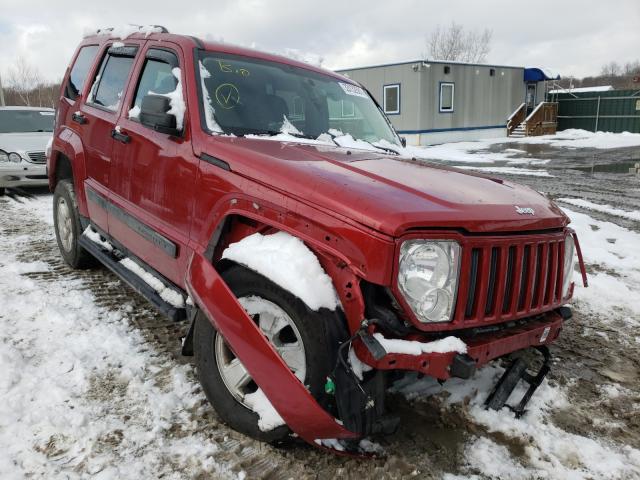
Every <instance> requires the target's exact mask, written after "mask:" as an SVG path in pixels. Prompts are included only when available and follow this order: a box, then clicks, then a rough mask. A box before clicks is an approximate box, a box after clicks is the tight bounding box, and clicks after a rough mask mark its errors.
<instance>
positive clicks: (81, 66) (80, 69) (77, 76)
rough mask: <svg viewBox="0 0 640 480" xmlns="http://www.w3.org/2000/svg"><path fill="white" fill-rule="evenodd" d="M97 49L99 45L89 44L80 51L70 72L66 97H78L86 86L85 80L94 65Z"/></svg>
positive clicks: (65, 92) (73, 98) (65, 91)
mask: <svg viewBox="0 0 640 480" xmlns="http://www.w3.org/2000/svg"><path fill="white" fill-rule="evenodd" d="M97 51H98V46H97V45H88V46H86V47H82V48H81V49H80V53H78V56H77V57H76V61H75V63H74V64H73V68H72V69H71V73H70V74H69V80H68V81H67V85H66V87H65V90H64V96H65V97H67V98H70V99H71V100H75V99H76V98H78V95H80V92H81V91H82V87H84V82H85V80H86V79H87V75H88V74H89V70H90V69H91V65H93V60H94V58H96V53H97Z"/></svg>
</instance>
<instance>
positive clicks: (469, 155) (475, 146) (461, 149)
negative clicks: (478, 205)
mask: <svg viewBox="0 0 640 480" xmlns="http://www.w3.org/2000/svg"><path fill="white" fill-rule="evenodd" d="M507 140H508V139H507V138H506V137H505V138H501V139H489V140H479V141H476V142H456V143H443V144H442V145H433V146H429V147H416V146H407V147H406V148H405V149H404V152H405V153H406V154H407V155H408V156H410V157H413V158H419V159H425V160H438V161H442V162H458V163H459V162H463V163H494V162H496V161H503V160H508V159H509V158H510V157H512V156H513V155H514V152H506V151H504V152H489V151H488V150H487V149H488V148H489V147H490V146H491V145H492V144H493V143H499V142H506V141H507Z"/></svg>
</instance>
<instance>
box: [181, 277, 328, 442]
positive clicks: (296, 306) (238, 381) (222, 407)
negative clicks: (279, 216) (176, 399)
mask: <svg viewBox="0 0 640 480" xmlns="http://www.w3.org/2000/svg"><path fill="white" fill-rule="evenodd" d="M223 277H224V279H225V281H226V282H227V285H229V288H231V290H232V291H233V293H234V294H235V295H236V297H237V298H238V300H239V302H240V304H241V305H242V306H243V308H244V309H245V310H246V311H247V313H248V314H249V316H250V317H251V318H252V319H253V321H254V322H255V323H256V325H257V326H258V327H259V328H260V329H261V330H262V332H263V333H264V335H265V337H266V338H267V339H268V340H269V341H270V342H271V344H272V345H273V346H274V348H275V350H276V351H277V352H278V353H279V354H280V356H281V357H282V358H283V360H284V361H285V363H286V364H287V365H288V366H289V368H290V369H291V371H292V372H293V373H294V374H295V375H296V376H297V377H298V378H299V379H300V381H302V382H303V383H304V385H305V386H306V387H307V388H308V389H309V391H310V392H311V394H312V395H314V396H315V397H316V398H317V399H321V397H322V395H324V382H325V379H326V376H327V375H328V374H329V372H330V370H331V368H332V360H331V358H332V355H331V354H330V351H329V348H328V345H327V333H326V331H325V323H324V322H325V318H323V316H322V315H321V314H319V313H318V312H314V311H312V310H310V309H309V308H308V307H307V306H306V305H305V304H304V303H303V302H302V301H301V300H300V299H298V298H297V297H295V296H293V295H292V294H291V293H289V292H287V291H285V290H283V289H282V288H280V287H279V286H277V285H276V284H274V283H273V282H271V281H270V280H269V279H267V278H265V277H263V276H262V275H259V274H258V273H256V272H254V271H252V270H249V269H247V268H244V267H242V266H233V267H231V268H230V269H229V270H227V271H225V272H224V274H223ZM329 313H330V312H329ZM330 316H331V315H330ZM194 353H195V357H196V365H197V368H198V375H199V377H200V382H201V383H202V386H203V389H204V392H205V394H206V395H207V398H208V399H209V401H210V402H211V404H212V405H213V407H214V408H215V409H216V411H217V412H218V415H219V416H220V417H221V419H222V420H223V421H224V422H225V423H227V424H228V425H229V426H231V427H232V428H234V429H235V430H238V431H240V432H242V433H244V434H246V435H249V436H251V437H253V438H257V439H259V440H262V441H267V442H278V441H281V440H284V439H285V438H286V437H287V436H288V434H289V429H288V427H286V426H285V425H283V426H279V427H276V428H274V429H272V430H268V431H263V430H261V429H260V426H259V416H258V414H257V413H256V412H255V411H254V410H253V409H252V408H251V406H250V405H251V402H248V401H247V395H250V394H252V393H255V392H256V391H257V390H258V385H257V384H256V383H255V382H254V381H253V379H252V378H251V376H250V374H249V372H248V371H247V370H246V368H245V367H244V365H243V364H242V362H241V361H240V359H238V358H237V357H236V356H235V354H234V353H233V352H232V351H231V349H230V348H229V347H228V346H227V344H226V342H225V340H224V338H223V337H222V335H220V334H219V333H218V332H217V331H216V330H215V328H214V327H213V326H212V325H211V322H209V320H208V319H207V318H206V316H205V315H204V313H202V311H199V313H198V315H197V317H196V324H195V330H194ZM249 398H251V397H249Z"/></svg>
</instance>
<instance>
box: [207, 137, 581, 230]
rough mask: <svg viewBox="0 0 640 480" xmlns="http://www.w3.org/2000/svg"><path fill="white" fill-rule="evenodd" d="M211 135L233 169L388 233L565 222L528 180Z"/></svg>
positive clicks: (328, 148)
mask: <svg viewBox="0 0 640 480" xmlns="http://www.w3.org/2000/svg"><path fill="white" fill-rule="evenodd" d="M211 141H215V152H216V156H217V157H220V158H221V159H223V160H225V161H226V162H227V163H229V165H230V166H231V170H232V171H234V172H236V173H238V174H241V175H243V176H246V177H249V178H251V179H253V180H255V181H257V182H260V183H263V184H266V185H269V186H270V187H272V188H274V189H276V190H280V191H282V192H283V193H285V194H287V195H291V196H294V197H297V198H300V199H303V200H304V201H307V202H311V203H313V204H316V205H318V206H320V207H323V208H325V209H328V210H330V211H333V212H336V213H339V214H341V215H344V216H346V217H348V218H351V219H353V220H355V221H357V222H359V223H361V224H363V225H366V226H368V227H371V228H373V229H375V230H378V231H380V232H382V233H385V234H388V235H392V236H399V235H402V234H403V233H404V232H406V231H407V230H409V229H420V228H424V229H428V228H434V227H437V228H456V229H463V230H466V231H469V232H476V233H490V232H515V231H531V230H547V229H553V228H560V227H563V226H565V225H566V224H568V223H569V220H568V218H567V216H566V215H565V214H564V213H562V211H561V210H560V209H559V208H558V207H557V206H556V205H555V204H553V203H552V202H551V201H549V200H548V199H547V198H546V197H544V196H543V195H541V194H540V193H538V192H536V191H535V190H533V189H531V188H529V187H526V186H523V185H519V184H516V183H511V182H507V181H503V180H499V179H495V178H491V177H488V176H485V175H480V174H475V173H470V172H468V171H463V170H458V169H455V168H451V167H446V166H443V165H439V164H429V163H424V162H422V161H420V162H418V161H415V160H411V159H408V158H401V157H399V156H395V155H386V154H379V153H377V152H369V151H362V150H351V151H349V150H347V149H345V148H339V147H333V146H327V145H317V144H295V143H284V142H279V141H273V140H268V139H248V138H228V137H227V138H222V137H220V138H217V139H215V140H213V139H211ZM516 207H518V208H516ZM532 212H533V214H532Z"/></svg>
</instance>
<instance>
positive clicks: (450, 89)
mask: <svg viewBox="0 0 640 480" xmlns="http://www.w3.org/2000/svg"><path fill="white" fill-rule="evenodd" d="M454 95H455V85H454V84H453V83H445V82H441V83H440V112H453V99H454Z"/></svg>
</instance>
